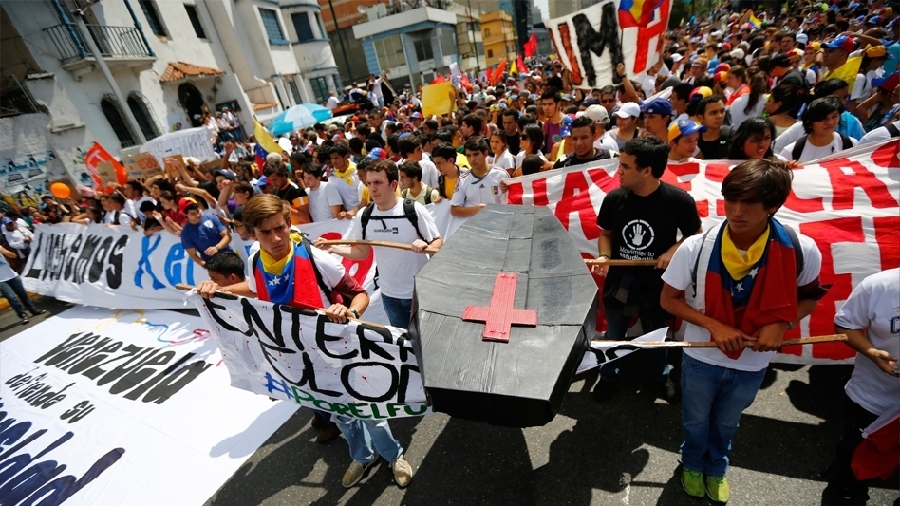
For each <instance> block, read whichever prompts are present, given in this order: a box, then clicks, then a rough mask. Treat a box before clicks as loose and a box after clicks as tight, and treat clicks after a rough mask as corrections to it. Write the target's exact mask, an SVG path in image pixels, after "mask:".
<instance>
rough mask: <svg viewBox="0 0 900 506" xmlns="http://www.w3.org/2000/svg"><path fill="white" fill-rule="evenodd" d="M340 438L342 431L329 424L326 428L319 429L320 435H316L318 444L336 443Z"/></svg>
mask: <svg viewBox="0 0 900 506" xmlns="http://www.w3.org/2000/svg"><path fill="white" fill-rule="evenodd" d="M340 436H341V429H339V428H338V426H337V425H335V424H333V423H330V422H328V423H327V424H326V425H325V426H324V427H322V428H321V429H319V434H318V435H316V442H317V443H327V442H329V441H334V440H335V439H337V438H339V437H340Z"/></svg>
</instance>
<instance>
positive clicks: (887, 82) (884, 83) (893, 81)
mask: <svg viewBox="0 0 900 506" xmlns="http://www.w3.org/2000/svg"><path fill="white" fill-rule="evenodd" d="M898 84H900V71H895V72H894V73H893V74H891V75H889V76H887V77H880V78H877V79H872V86H877V87H879V88H884V89H885V90H887V91H894V88H896V87H897V85H898Z"/></svg>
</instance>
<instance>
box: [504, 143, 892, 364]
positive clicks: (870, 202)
mask: <svg viewBox="0 0 900 506" xmlns="http://www.w3.org/2000/svg"><path fill="white" fill-rule="evenodd" d="M898 151H900V143H897V142H896V141H886V142H883V143H872V144H866V145H863V146H858V147H856V148H853V149H851V150H846V151H842V152H841V153H839V154H838V155H835V156H832V157H829V158H825V159H822V160H817V161H815V162H810V163H808V164H805V165H803V166H800V167H798V168H796V169H795V170H794V181H793V186H792V191H791V194H790V196H789V197H788V200H787V202H786V203H785V204H784V206H783V207H782V208H781V209H780V210H779V211H778V214H777V218H778V219H779V220H780V221H781V222H782V223H785V224H787V225H790V226H791V227H793V228H794V229H796V230H799V231H800V233H802V234H805V235H807V236H809V237H811V238H812V239H813V240H815V241H816V244H817V245H818V247H819V251H821V252H822V266H821V272H820V275H819V277H820V279H821V281H822V282H823V283H833V286H832V288H831V290H830V291H829V292H828V294H827V295H826V296H825V297H824V298H823V299H822V300H820V301H819V304H818V307H817V308H816V310H815V311H814V312H813V313H812V314H811V315H810V316H809V317H807V318H804V319H803V321H802V322H801V324H800V325H798V328H797V329H794V330H791V331H788V332H787V333H786V334H785V337H786V338H795V337H800V336H801V335H804V336H810V335H827V334H831V333H832V332H833V330H834V323H833V321H834V314H835V312H836V311H837V309H838V307H840V305H842V304H843V302H844V301H845V300H846V299H847V297H848V296H849V295H850V292H851V290H852V289H853V287H854V286H856V284H858V283H859V282H861V281H862V280H863V279H864V278H865V277H866V276H868V275H870V274H873V273H875V272H879V271H883V270H887V269H892V268H895V267H898V266H900V235H898V234H897V231H898V230H900V213H898V210H900V201H898V195H900V180H898V178H897V169H898V168H900V160H898ZM736 163H737V162H731V161H727V160H710V161H699V162H691V163H683V164H670V165H669V166H668V168H667V170H666V172H665V174H664V176H663V178H662V179H663V180H664V181H666V182H667V183H670V184H673V185H675V186H677V187H679V188H682V189H684V190H685V191H687V192H688V193H690V195H691V196H692V197H693V198H694V200H696V201H697V210H698V212H699V214H700V217H701V218H702V219H703V227H704V229H707V230H708V229H709V228H710V227H711V226H712V225H714V224H716V223H719V222H721V221H722V220H723V219H724V217H725V209H724V201H723V200H722V194H721V184H722V180H723V179H724V178H725V176H726V175H727V174H728V172H729V171H730V170H731V167H733V166H734V165H735V164H736ZM617 165H618V162H617V161H615V160H610V161H603V162H600V163H597V164H590V165H583V166H578V167H574V168H570V169H560V170H554V171H549V172H544V173H540V174H534V175H531V176H525V177H521V178H516V179H509V180H506V182H507V184H508V186H509V192H508V194H507V198H508V201H509V203H511V204H535V205H542V206H548V207H550V208H551V209H553V212H554V214H555V215H556V217H557V218H559V220H560V222H562V224H563V226H564V227H566V229H568V231H569V234H570V235H571V237H572V240H573V241H574V242H575V246H576V247H577V248H578V249H579V250H580V251H581V252H582V255H583V256H584V257H585V258H593V257H594V256H595V255H596V254H597V238H598V237H599V236H600V228H599V227H598V226H597V214H598V213H599V211H600V204H601V203H602V201H603V197H604V196H605V195H606V194H608V193H609V192H611V191H612V190H614V189H616V188H618V187H619V178H618V177H616V176H615V170H616V168H617ZM596 280H597V282H598V285H601V286H602V282H603V280H602V278H599V277H597V278H596ZM601 323H602V305H601V312H600V315H599V316H598V328H601V327H600V324H601ZM854 355H855V352H854V351H853V350H852V349H850V348H849V347H848V346H846V345H845V344H843V343H821V344H814V345H811V346H791V347H786V348H784V349H782V350H781V352H780V353H779V354H778V356H777V357H776V360H779V361H781V362H791V363H804V364H806V363H815V362H825V363H833V362H834V361H835V360H847V359H850V358H852V357H853V356H854Z"/></svg>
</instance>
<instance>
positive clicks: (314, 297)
mask: <svg viewBox="0 0 900 506" xmlns="http://www.w3.org/2000/svg"><path fill="white" fill-rule="evenodd" d="M291 239H292V241H291V242H292V245H293V248H291V251H290V253H288V255H287V256H285V257H284V258H282V259H280V260H275V259H274V258H272V256H271V255H269V254H268V253H266V252H265V251H264V250H260V252H259V256H258V257H257V260H256V264H255V265H254V269H253V275H254V281H256V294H257V296H258V297H259V299H260V300H266V301H270V302H274V303H276V304H283V305H286V306H292V307H297V308H301V309H323V308H324V307H325V306H324V304H323V302H322V296H321V295H320V293H319V285H318V282H317V281H316V275H315V272H314V271H313V269H315V266H314V265H313V263H312V259H310V257H309V253H308V252H307V250H306V246H304V245H303V244H302V240H303V239H302V238H301V239H300V240H297V239H295V238H294V237H293V236H292V238H291Z"/></svg>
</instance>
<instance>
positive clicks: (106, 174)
mask: <svg viewBox="0 0 900 506" xmlns="http://www.w3.org/2000/svg"><path fill="white" fill-rule="evenodd" d="M97 173H99V174H100V179H101V180H103V182H104V183H118V182H119V178H118V177H117V176H116V167H115V166H114V165H113V164H112V162H110V161H108V160H103V161H101V162H99V163H97Z"/></svg>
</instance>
